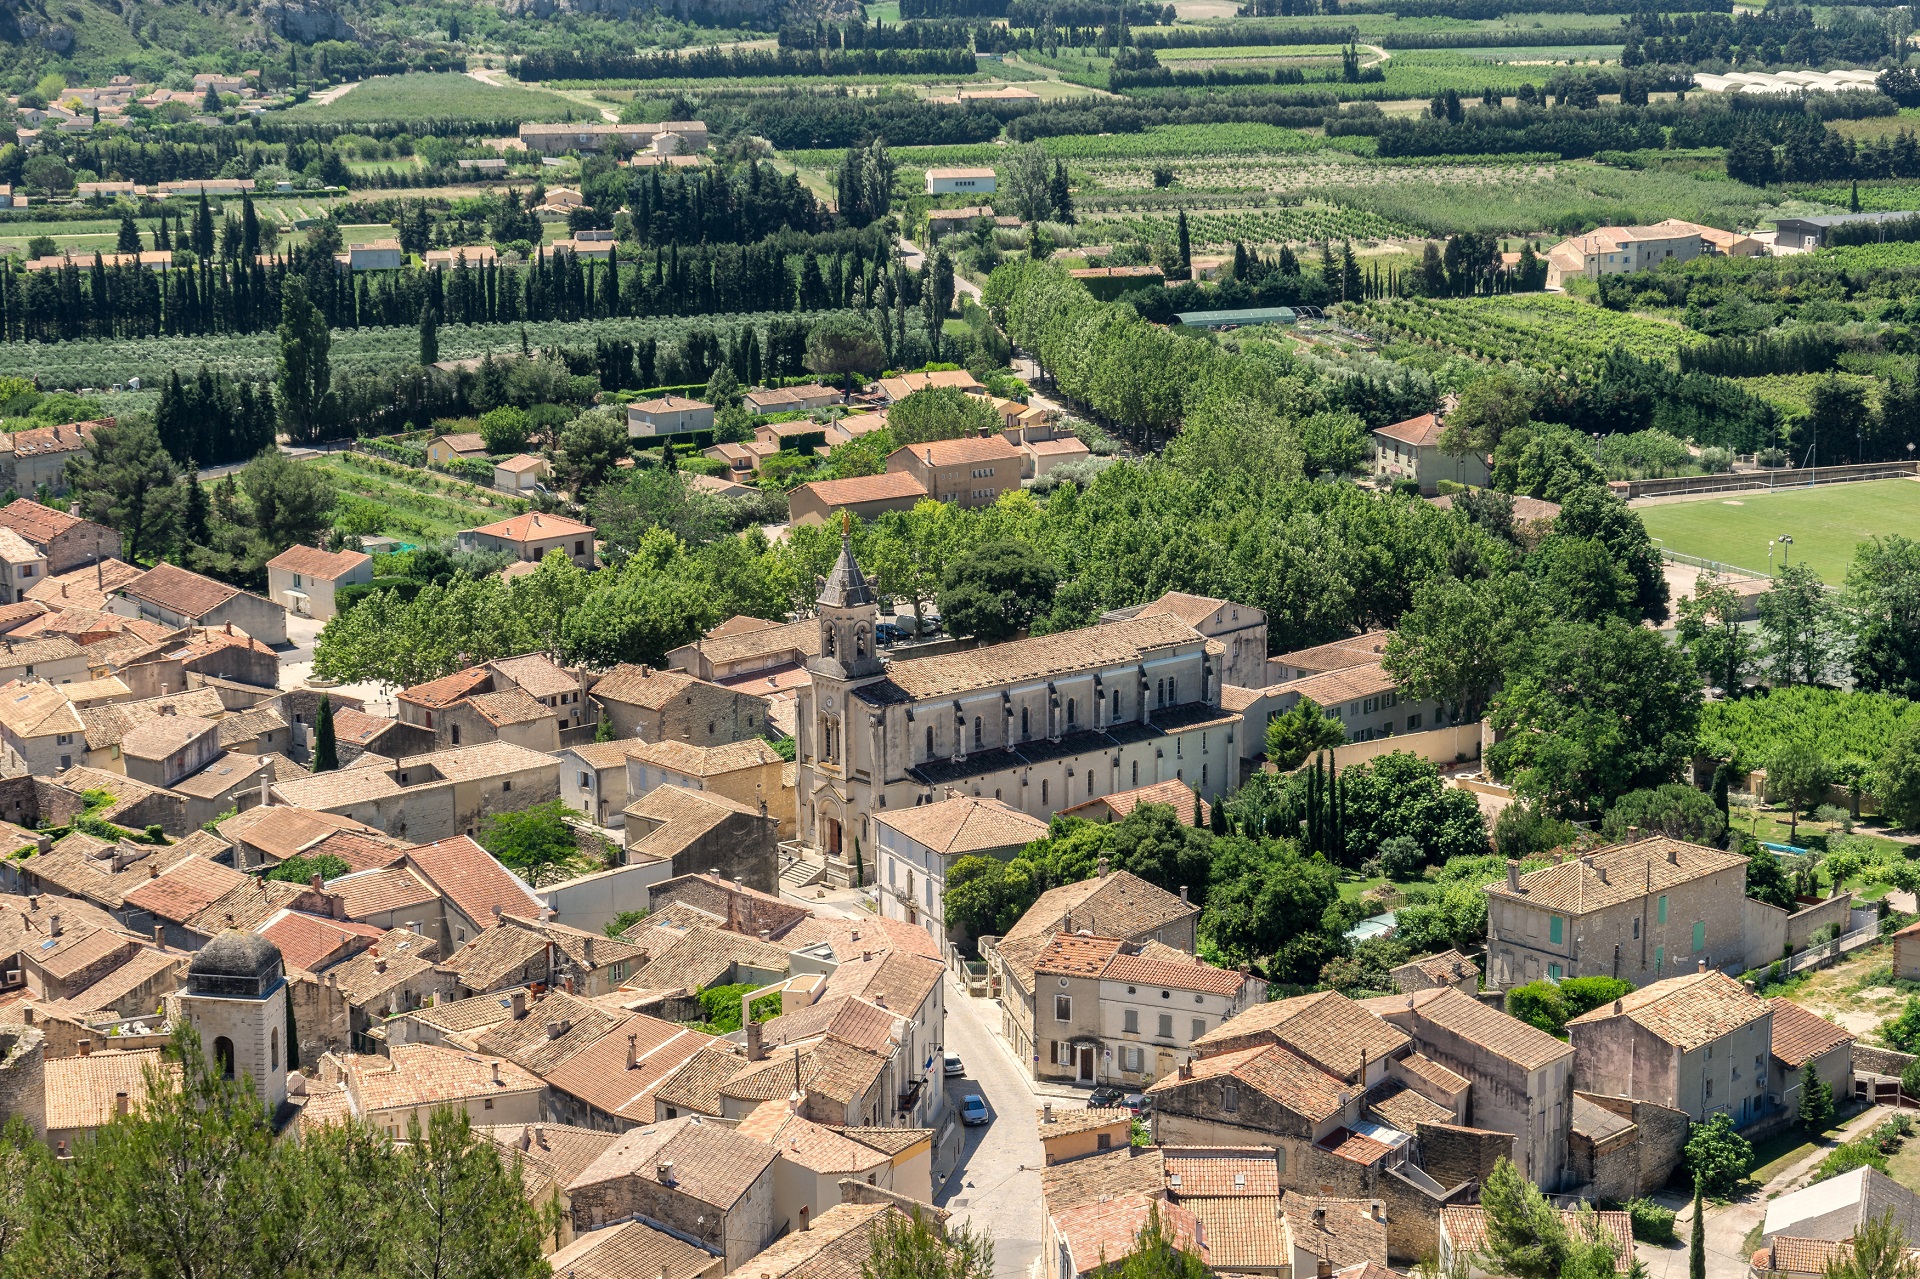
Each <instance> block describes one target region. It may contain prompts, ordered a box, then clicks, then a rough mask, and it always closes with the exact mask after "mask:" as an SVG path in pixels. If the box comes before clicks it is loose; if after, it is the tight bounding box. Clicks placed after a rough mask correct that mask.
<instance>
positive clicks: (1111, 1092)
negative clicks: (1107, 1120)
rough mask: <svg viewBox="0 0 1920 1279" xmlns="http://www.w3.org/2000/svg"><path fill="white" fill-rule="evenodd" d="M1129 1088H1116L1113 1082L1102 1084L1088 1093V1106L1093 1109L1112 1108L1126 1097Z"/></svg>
mask: <svg viewBox="0 0 1920 1279" xmlns="http://www.w3.org/2000/svg"><path fill="white" fill-rule="evenodd" d="M1126 1095H1127V1090H1126V1089H1124V1088H1115V1087H1114V1086H1113V1085H1112V1084H1102V1085H1100V1087H1098V1088H1096V1089H1094V1090H1093V1091H1092V1092H1090V1093H1088V1094H1087V1107H1088V1108H1089V1109H1091V1110H1111V1109H1113V1108H1114V1107H1115V1106H1118V1105H1120V1104H1121V1102H1122V1101H1124V1100H1125V1099H1126Z"/></svg>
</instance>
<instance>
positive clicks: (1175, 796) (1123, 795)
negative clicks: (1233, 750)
mask: <svg viewBox="0 0 1920 1279" xmlns="http://www.w3.org/2000/svg"><path fill="white" fill-rule="evenodd" d="M1193 799H1194V796H1193V790H1192V788H1191V787H1189V786H1188V785H1187V784H1186V783H1185V782H1183V781H1181V780H1180V779H1179V778H1177V777H1169V778H1168V779H1167V780H1166V781H1164V782H1155V783H1154V784H1153V785H1151V786H1141V787H1137V788H1135V789H1133V790H1123V791H1115V792H1114V793H1113V794H1111V795H1101V796H1098V797H1096V798H1094V799H1089V800H1086V801H1085V802H1083V803H1079V804H1075V805H1074V806H1073V807H1072V808H1067V809H1062V810H1061V815H1062V816H1066V817H1073V816H1078V815H1079V814H1081V813H1082V812H1084V811H1087V810H1091V809H1093V808H1095V807H1096V806H1099V805H1105V806H1106V808H1107V810H1108V811H1109V812H1111V813H1112V815H1113V816H1114V817H1116V818H1124V817H1126V816H1127V815H1128V814H1129V813H1131V812H1133V810H1134V809H1136V808H1138V807H1140V805H1142V804H1164V805H1165V806H1166V807H1168V808H1171V809H1172V810H1173V815H1174V816H1175V817H1178V818H1179V819H1180V820H1181V821H1182V822H1184V823H1186V824H1187V825H1188V826H1192V825H1194V820H1193ZM1212 820H1213V805H1212V804H1209V803H1207V801H1206V800H1204V799H1203V800H1201V801H1200V821H1199V824H1200V825H1202V826H1205V825H1206V824H1207V823H1208V822H1210V821H1212Z"/></svg>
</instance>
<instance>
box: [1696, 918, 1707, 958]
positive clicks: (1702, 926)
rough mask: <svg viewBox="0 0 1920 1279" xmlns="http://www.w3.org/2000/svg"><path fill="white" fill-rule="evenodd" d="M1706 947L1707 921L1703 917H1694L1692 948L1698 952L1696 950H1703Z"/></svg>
mask: <svg viewBox="0 0 1920 1279" xmlns="http://www.w3.org/2000/svg"><path fill="white" fill-rule="evenodd" d="M1706 948H1707V921H1706V920H1704V919H1696V920H1694V921H1693V949H1694V950H1695V951H1696V952H1698V951H1702V950H1705V949H1706Z"/></svg>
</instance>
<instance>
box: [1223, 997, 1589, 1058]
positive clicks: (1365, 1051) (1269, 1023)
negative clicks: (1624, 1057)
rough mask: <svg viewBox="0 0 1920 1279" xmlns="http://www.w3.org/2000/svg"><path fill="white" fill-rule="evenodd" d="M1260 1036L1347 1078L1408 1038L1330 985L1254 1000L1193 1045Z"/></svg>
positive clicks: (1229, 1043)
mask: <svg viewBox="0 0 1920 1279" xmlns="http://www.w3.org/2000/svg"><path fill="white" fill-rule="evenodd" d="M1260 1039H1267V1040H1271V1041H1273V1042H1275V1043H1280V1044H1285V1045H1286V1046H1287V1047H1288V1048H1289V1049H1291V1050H1292V1051H1293V1052H1295V1053H1298V1054H1299V1055H1300V1056H1302V1057H1304V1058H1306V1059H1307V1060H1309V1061H1311V1062H1314V1063H1315V1064H1316V1065H1318V1066H1319V1067H1320V1068H1321V1069H1323V1070H1327V1071H1331V1072H1333V1073H1334V1074H1337V1075H1339V1076H1341V1077H1342V1078H1348V1079H1351V1078H1354V1077H1355V1076H1356V1074H1357V1072H1358V1071H1359V1069H1360V1062H1361V1059H1362V1058H1363V1057H1364V1058H1365V1059H1366V1060H1368V1061H1380V1060H1382V1059H1384V1058H1387V1057H1391V1056H1394V1055H1396V1054H1397V1053H1399V1052H1400V1051H1401V1050H1402V1049H1404V1048H1405V1047H1406V1046H1407V1044H1408V1042H1409V1041H1408V1039H1407V1036H1406V1033H1405V1032H1403V1031H1401V1030H1400V1029H1398V1028H1397V1027H1395V1026H1391V1025H1389V1024H1388V1023H1386V1022H1384V1021H1382V1020H1381V1019H1380V1018H1378V1017H1376V1016H1374V1015H1373V1014H1371V1013H1369V1012H1368V1011H1367V1010H1366V1009H1364V1008H1362V1007H1360V1006H1359V1005H1358V1004H1356V1003H1354V1002H1353V1001H1352V1000H1351V999H1348V998H1347V997H1346V996H1345V995H1342V994H1340V993H1339V992H1337V991H1330V990H1329V991H1320V992H1318V993H1316V994H1311V995H1296V996H1294V997H1293V998H1292V999H1281V1000H1276V1001H1274V1002H1272V1003H1267V1004H1259V1005H1256V1006H1254V1007H1253V1008H1250V1009H1248V1010H1247V1011H1246V1012H1243V1013H1241V1014H1240V1015H1239V1016H1238V1017H1235V1018H1233V1019H1232V1020H1231V1021H1228V1022H1225V1023H1223V1024H1221V1025H1220V1026H1218V1027H1216V1028H1214V1029H1213V1030H1211V1031H1209V1032H1208V1033H1207V1034H1205V1035H1202V1036H1201V1037H1200V1038H1199V1039H1196V1040H1194V1041H1193V1046H1194V1049H1195V1051H1197V1052H1201V1053H1207V1052H1211V1051H1216V1050H1218V1049H1220V1048H1228V1047H1237V1046H1239V1045H1241V1044H1244V1043H1248V1042H1253V1041H1257V1040H1260ZM1556 1042H1557V1041H1556Z"/></svg>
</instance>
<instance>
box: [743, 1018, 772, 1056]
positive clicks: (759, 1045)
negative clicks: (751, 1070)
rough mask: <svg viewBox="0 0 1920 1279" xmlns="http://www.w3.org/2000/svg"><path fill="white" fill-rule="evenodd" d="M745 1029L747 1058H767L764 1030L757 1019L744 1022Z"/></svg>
mask: <svg viewBox="0 0 1920 1279" xmlns="http://www.w3.org/2000/svg"><path fill="white" fill-rule="evenodd" d="M745 1030H746V1036H747V1060H748V1061H765V1060H766V1059H767V1048H766V1042H765V1040H764V1038H763V1036H764V1035H765V1034H766V1032H765V1031H764V1030H762V1029H761V1027H760V1023H759V1022H757V1021H749V1022H748V1023H747V1024H746V1027H745Z"/></svg>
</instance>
